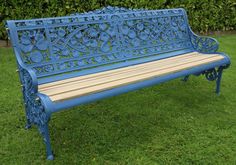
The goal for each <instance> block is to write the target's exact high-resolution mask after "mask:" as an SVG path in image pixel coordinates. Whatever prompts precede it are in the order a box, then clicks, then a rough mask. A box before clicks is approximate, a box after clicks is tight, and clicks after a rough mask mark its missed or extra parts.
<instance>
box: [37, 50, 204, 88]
mask: <svg viewBox="0 0 236 165" xmlns="http://www.w3.org/2000/svg"><path fill="white" fill-rule="evenodd" d="M199 54H200V53H198V52H191V53H187V54H183V55H178V56H174V57H170V58H166V59H162V60H157V61H153V62H150V64H155V63H160V61H161V62H165V61H168V60H170V59H171V60H175V59H181V58H184V57H187V58H188V57H191V56H194V55H195V56H196V55H199ZM146 64H147V63H143V64H138V65H133V66H128V67H124V68H119V69H114V70H109V71H104V72H99V73H95V74H96V76H105V75H110V74H111V73H113V74H114V73H116V72H120V71H126V70H129V69H134V68H137V67H141V66H145V65H146ZM95 74H89V75H84V76H79V77H75V78H70V79H66V80H60V81H56V82H52V83H47V84H42V85H40V86H39V89H41V90H43V89H45V88H48V87H52V86H55V85H58V84H63V83H68V82H73V81H78V80H83V79H87V78H91V77H94V75H95Z"/></svg>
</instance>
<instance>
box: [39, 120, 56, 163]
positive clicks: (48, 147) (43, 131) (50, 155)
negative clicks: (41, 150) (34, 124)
mask: <svg viewBox="0 0 236 165" xmlns="http://www.w3.org/2000/svg"><path fill="white" fill-rule="evenodd" d="M39 131H40V133H41V135H42V136H43V141H44V143H45V145H46V153H47V159H48V160H53V159H54V156H53V152H52V148H51V143H50V136H49V130H48V123H45V124H44V125H42V126H39Z"/></svg>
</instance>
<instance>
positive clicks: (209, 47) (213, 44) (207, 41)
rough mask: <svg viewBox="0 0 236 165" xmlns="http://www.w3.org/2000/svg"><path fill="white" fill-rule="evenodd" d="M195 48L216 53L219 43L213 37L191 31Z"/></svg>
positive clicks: (203, 51)
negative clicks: (198, 34)
mask: <svg viewBox="0 0 236 165" xmlns="http://www.w3.org/2000/svg"><path fill="white" fill-rule="evenodd" d="M191 42H192V45H193V48H194V49H195V50H197V51H199V52H202V53H214V52H216V51H217V50H218V48H219V43H218V42H217V41H216V40H215V39H214V38H211V37H201V36H197V35H195V34H194V33H193V32H191Z"/></svg>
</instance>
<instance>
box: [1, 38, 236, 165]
mask: <svg viewBox="0 0 236 165" xmlns="http://www.w3.org/2000/svg"><path fill="white" fill-rule="evenodd" d="M217 39H218V40H219V42H220V49H221V51H224V52H226V53H228V54H229V55H230V57H231V60H232V65H231V67H230V69H227V70H226V71H225V72H224V74H223V80H222V86H221V87H222V88H221V95H220V96H217V95H216V94H215V93H214V89H215V82H208V81H207V80H206V79H205V78H204V77H203V76H200V77H194V76H192V77H190V80H189V81H188V82H187V83H184V82H182V81H180V79H176V80H173V81H170V82H166V83H164V84H161V85H156V86H153V87H149V88H144V89H141V90H138V91H135V92H129V93H127V94H123V95H120V96H116V97H112V98H108V99H104V100H101V101H97V102H94V103H90V104H87V105H83V106H79V107H75V108H72V109H70V110H69V111H63V112H60V113H56V114H54V115H53V116H52V119H51V121H50V133H51V139H52V146H53V150H54V152H55V160H54V161H53V162H50V161H46V160H45V146H44V143H43V142H42V138H41V136H40V135H39V133H38V130H37V129H36V128H35V127H33V128H32V129H30V130H25V129H24V125H25V115H24V109H23V105H22V95H21V90H20V84H19V82H18V76H17V74H16V73H15V69H16V65H15V58H14V56H13V53H12V50H11V49H10V48H1V49H0V72H1V73H0V114H1V116H0V164H1V165H2V164H6V165H10V164H86V165H87V164H135V165H136V164H214V165H215V164H236V108H235V107H236V85H235V83H236V78H235V75H236V73H235V70H236V66H235V65H234V63H235V62H236V51H235V46H236V45H235V43H236V35H224V36H220V37H217Z"/></svg>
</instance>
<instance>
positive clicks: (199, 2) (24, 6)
mask: <svg viewBox="0 0 236 165" xmlns="http://www.w3.org/2000/svg"><path fill="white" fill-rule="evenodd" d="M1 1H3V2H2V3H0V5H1V6H0V39H6V38H7V36H6V31H5V28H4V20H8V19H26V18H41V17H53V16H64V15H68V14H71V13H75V12H85V11H89V10H94V9H98V8H101V7H104V6H108V5H110V6H122V7H128V8H145V9H163V8H177V7H182V8H185V9H186V10H187V13H188V17H189V22H190V25H191V27H192V29H193V30H194V31H197V32H199V33H206V32H209V31H227V30H236V0H175V1H172V0H153V1H152V0H149V1H148V0H66V1H64V0H1Z"/></svg>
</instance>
